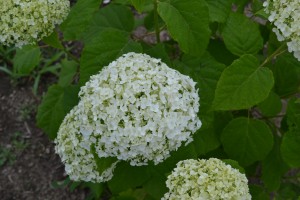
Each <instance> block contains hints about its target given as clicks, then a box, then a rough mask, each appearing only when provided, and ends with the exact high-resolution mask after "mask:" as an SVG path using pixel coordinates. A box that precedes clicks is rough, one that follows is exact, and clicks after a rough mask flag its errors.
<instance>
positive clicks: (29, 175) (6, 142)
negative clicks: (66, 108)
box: [0, 73, 87, 200]
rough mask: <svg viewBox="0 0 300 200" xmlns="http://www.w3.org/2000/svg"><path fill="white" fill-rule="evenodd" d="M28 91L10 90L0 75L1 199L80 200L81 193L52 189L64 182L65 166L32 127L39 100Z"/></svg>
mask: <svg viewBox="0 0 300 200" xmlns="http://www.w3.org/2000/svg"><path fill="white" fill-rule="evenodd" d="M31 89H32V84H25V85H23V86H12V84H11V83H10V79H9V77H7V76H4V75H3V74H1V73H0V199H1V200H14V199H18V200H19V199H20V200H48V199H49V200H83V199H85V197H86V196H87V194H86V191H84V190H80V189H76V190H75V191H73V192H71V191H70V189H69V187H63V188H58V189H57V188H56V189H55V188H54V187H53V183H54V182H55V181H63V180H64V179H66V175H65V174H64V166H63V165H62V163H61V162H60V159H59V157H58V156H57V155H56V154H55V152H54V145H53V142H52V141H50V140H49V139H48V138H47V136H46V135H45V134H44V133H43V132H42V131H41V130H40V129H38V128H37V127H36V125H35V114H36V110H37V106H38V104H39V102H40V100H39V98H37V97H36V96H34V95H33V93H32V90H31ZM5 152H6V153H7V152H9V153H8V154H7V155H4V154H5ZM3 158H4V160H6V161H5V162H4V163H3ZM1 159H2V164H1Z"/></svg>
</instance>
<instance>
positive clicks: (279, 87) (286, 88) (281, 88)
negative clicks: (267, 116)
mask: <svg viewBox="0 0 300 200" xmlns="http://www.w3.org/2000/svg"><path fill="white" fill-rule="evenodd" d="M270 68H271V69H272V71H273V73H274V79H275V86H274V89H275V92H276V93H277V94H279V95H280V96H288V95H291V94H294V93H296V92H297V91H298V89H299V83H300V71H299V69H300V62H299V61H298V60H297V59H296V58H294V57H293V55H291V54H283V55H280V56H279V57H278V58H277V59H276V60H275V64H274V65H271V66H270Z"/></svg>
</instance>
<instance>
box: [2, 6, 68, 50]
mask: <svg viewBox="0 0 300 200" xmlns="http://www.w3.org/2000/svg"><path fill="white" fill-rule="evenodd" d="M69 9H70V2H69V0H30V1H29V0H0V30H1V32H0V43H2V44H4V45H15V46H17V47H22V46H23V45H27V44H34V43H36V42H37V41H39V40H41V39H42V38H43V37H46V36H49V35H50V34H51V33H52V32H53V29H54V28H55V25H58V24H61V23H62V21H63V20H64V19H65V18H66V17H67V15H68V13H69Z"/></svg>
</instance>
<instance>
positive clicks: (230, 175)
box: [162, 158, 251, 200]
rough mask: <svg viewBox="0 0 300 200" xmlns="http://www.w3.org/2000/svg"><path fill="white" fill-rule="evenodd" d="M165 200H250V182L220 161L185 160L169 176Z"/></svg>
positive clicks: (214, 159)
mask: <svg viewBox="0 0 300 200" xmlns="http://www.w3.org/2000/svg"><path fill="white" fill-rule="evenodd" d="M166 185H167V187H168V188H169V192H167V193H166V194H165V195H164V197H163V198H162V200H178V199H191V200H221V199H232V200H250V199H251V196H250V194H249V188H248V180H247V178H246V176H245V175H244V174H241V173H240V172H239V171H238V170H237V169H234V168H232V167H231V166H230V165H227V164H225V163H224V162H222V161H221V160H219V159H216V158H210V159H209V160H204V159H201V160H192V159H191V160H184V161H180V162H178V163H177V166H176V168H175V169H174V170H173V172H172V173H171V174H170V175H169V176H168V179H167V181H166Z"/></svg>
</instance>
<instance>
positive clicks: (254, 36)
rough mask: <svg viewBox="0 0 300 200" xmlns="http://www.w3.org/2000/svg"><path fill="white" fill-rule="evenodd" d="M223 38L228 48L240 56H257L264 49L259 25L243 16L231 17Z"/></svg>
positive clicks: (234, 14) (233, 14)
mask: <svg viewBox="0 0 300 200" xmlns="http://www.w3.org/2000/svg"><path fill="white" fill-rule="evenodd" d="M222 36H223V38H224V42H225V45H226V47H227V48H228V49H229V50H230V51H231V52H232V53H233V54H235V55H238V56H241V55H243V54H255V53H257V52H258V51H259V50H260V49H262V47H263V39H262V36H261V35H260V32H259V28H258V25H257V24H255V23H254V22H252V21H250V19H248V18H247V17H246V16H244V15H242V14H238V13H231V14H230V15H229V17H228V19H227V22H226V24H225V27H224V29H223V31H222Z"/></svg>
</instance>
